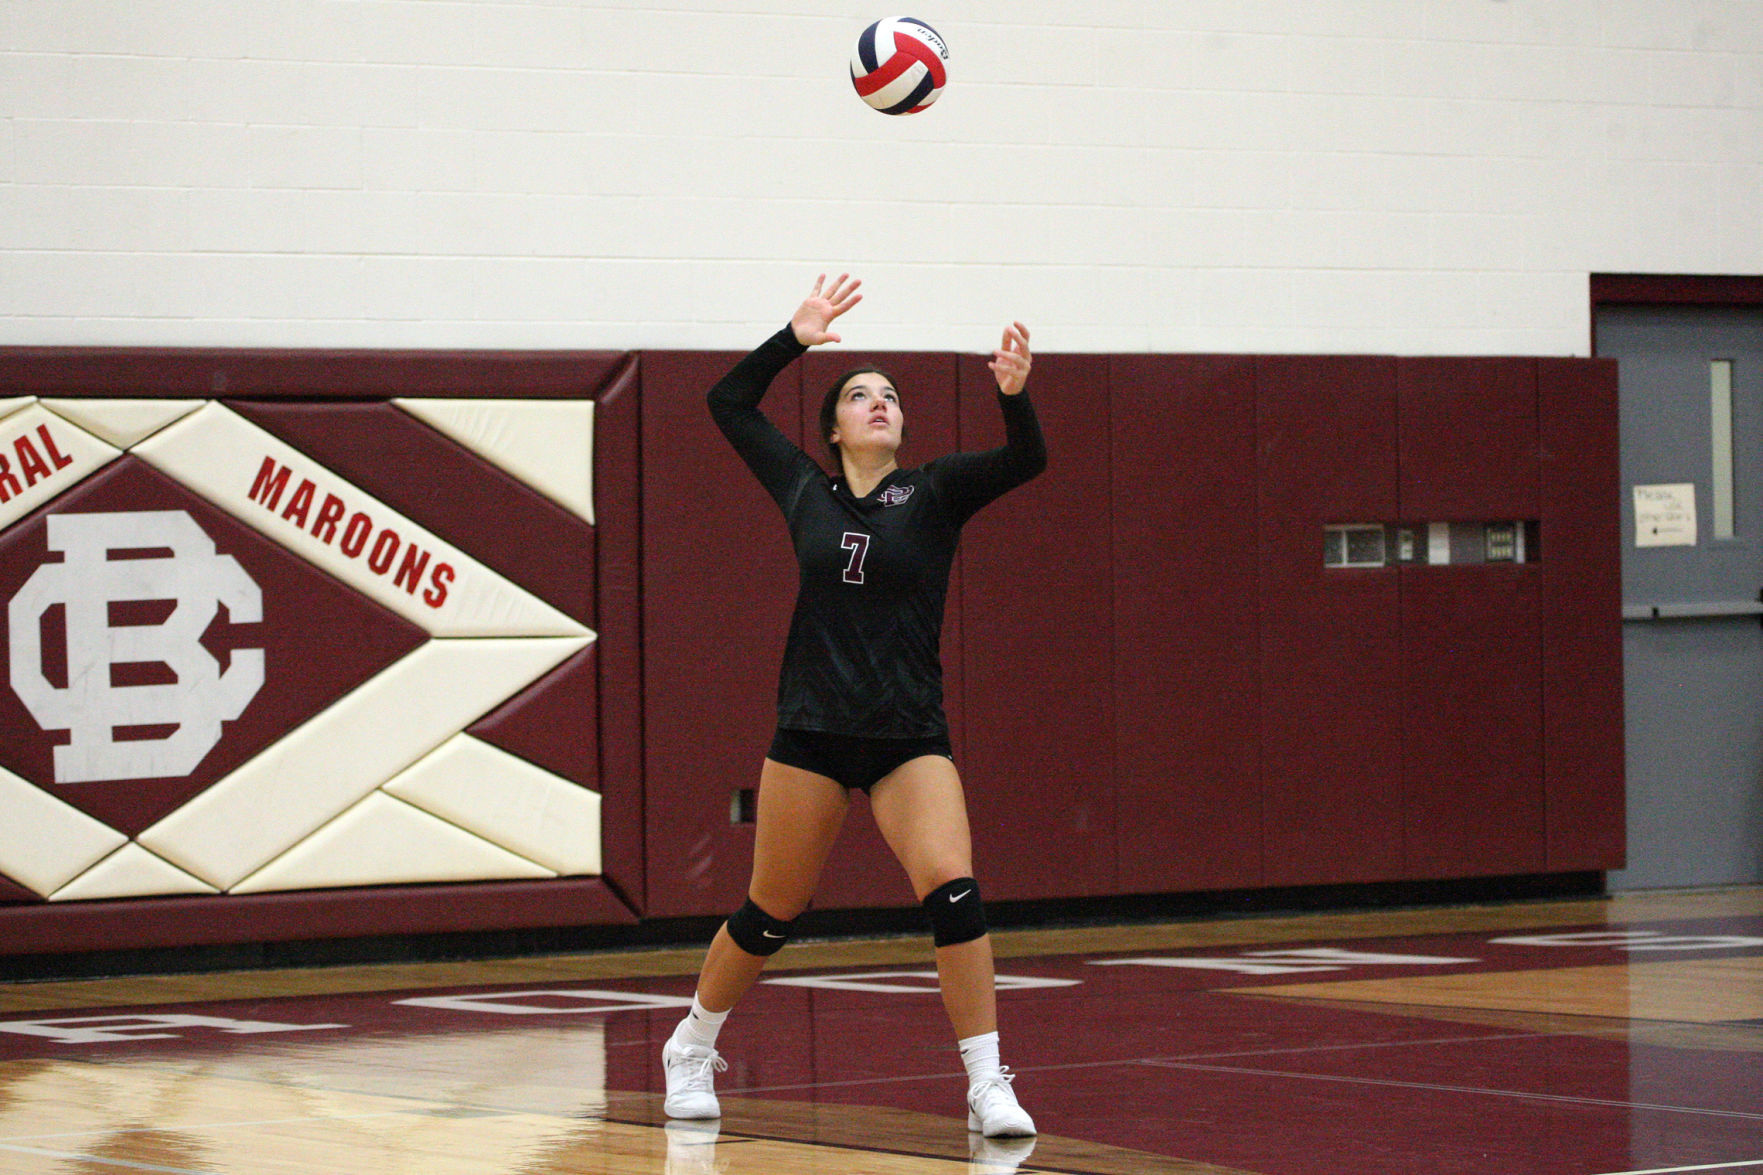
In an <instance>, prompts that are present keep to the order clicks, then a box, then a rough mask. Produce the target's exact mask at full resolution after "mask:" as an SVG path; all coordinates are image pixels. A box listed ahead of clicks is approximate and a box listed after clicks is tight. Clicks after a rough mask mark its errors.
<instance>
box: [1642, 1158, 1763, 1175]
mask: <svg viewBox="0 0 1763 1175" xmlns="http://www.w3.org/2000/svg"><path fill="white" fill-rule="evenodd" d="M1734 1167H1763V1159H1746V1160H1745V1161H1744V1162H1742V1163H1702V1164H1700V1165H1698V1166H1694V1167H1650V1168H1648V1169H1647V1170H1645V1171H1612V1172H1610V1175H1678V1173H1679V1172H1683V1171H1730V1170H1732V1169H1733V1168H1734Z"/></svg>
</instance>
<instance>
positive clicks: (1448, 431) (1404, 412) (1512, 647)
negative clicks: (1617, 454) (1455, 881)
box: [1396, 358, 1543, 878]
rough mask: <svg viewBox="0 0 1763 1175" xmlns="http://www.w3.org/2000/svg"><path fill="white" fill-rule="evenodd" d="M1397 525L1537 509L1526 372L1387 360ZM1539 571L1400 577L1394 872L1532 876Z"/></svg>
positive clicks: (1536, 826) (1537, 866) (1537, 792)
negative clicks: (1396, 441) (1399, 772)
mask: <svg viewBox="0 0 1763 1175" xmlns="http://www.w3.org/2000/svg"><path fill="white" fill-rule="evenodd" d="M1396 379H1397V415H1398V420H1399V425H1398V427H1399V430H1400V446H1401V479H1402V487H1401V511H1402V520H1403V521H1405V522H1409V523H1414V524H1424V523H1427V522H1441V521H1447V520H1462V521H1494V520H1499V519H1521V520H1528V519H1534V518H1536V517H1537V515H1538V512H1539V507H1540V504H1541V492H1540V485H1541V464H1540V441H1539V431H1538V421H1537V387H1536V361H1535V360H1532V359H1445V358H1413V359H1401V360H1398V361H1397V365H1396ZM1539 579H1540V569H1539V568H1538V567H1537V566H1536V565H1535V564H1531V563H1526V564H1522V565H1501V564H1481V565H1467V566H1448V567H1431V566H1411V567H1406V568H1403V570H1402V642H1403V663H1404V666H1405V675H1404V713H1405V718H1404V723H1403V728H1402V745H1403V754H1402V761H1403V792H1404V794H1405V797H1406V801H1407V823H1406V836H1405V844H1406V860H1405V872H1406V873H1407V875H1408V876H1411V877H1429V878H1430V877H1454V876H1469V875H1475V874H1497V873H1520V872H1532V871H1540V870H1541V869H1542V868H1543V787H1542V645H1541V641H1542V633H1541V617H1540V600H1539V596H1540V593H1539V588H1538V582H1539Z"/></svg>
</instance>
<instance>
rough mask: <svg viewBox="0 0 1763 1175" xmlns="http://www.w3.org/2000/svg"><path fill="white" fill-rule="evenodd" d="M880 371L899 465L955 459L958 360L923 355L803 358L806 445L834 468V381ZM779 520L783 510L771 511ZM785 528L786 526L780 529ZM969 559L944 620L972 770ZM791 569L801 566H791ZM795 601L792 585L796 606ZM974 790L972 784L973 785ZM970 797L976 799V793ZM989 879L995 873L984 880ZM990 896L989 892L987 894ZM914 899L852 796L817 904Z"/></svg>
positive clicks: (953, 585) (956, 708)
mask: <svg viewBox="0 0 1763 1175" xmlns="http://www.w3.org/2000/svg"><path fill="white" fill-rule="evenodd" d="M871 364H873V365H875V366H876V367H880V368H882V369H883V370H884V371H886V372H887V374H888V375H889V376H890V377H892V379H893V380H894V381H895V384H894V386H895V390H896V391H898V392H899V393H900V412H901V415H902V417H903V418H904V420H905V422H906V437H905V442H904V443H903V444H902V445H901V447H900V452H899V454H898V460H899V462H900V464H901V465H902V466H903V467H908V468H909V467H911V466H915V465H922V464H924V462H926V461H928V460H930V459H931V458H933V457H940V456H942V455H943V454H944V453H952V452H954V451H955V450H956V449H957V448H959V447H961V446H960V444H959V438H960V428H959V416H960V411H959V400H958V395H957V387H956V379H957V376H956V363H955V358H954V356H952V355H924V354H916V353H911V352H897V351H894V352H874V351H843V350H831V351H828V350H815V351H810V352H809V353H808V354H806V355H804V356H803V357H802V361H801V364H800V366H801V369H802V408H801V421H802V433H801V435H802V442H803V447H804V448H805V449H806V450H807V451H808V453H809V454H810V455H812V456H813V457H814V458H815V459H817V460H819V461H820V462H821V463H822V465H824V466H825V467H826V468H828V469H831V468H832V460H831V455H830V454H828V453H827V451H826V446H825V445H823V444H820V443H818V442H819V440H820V435H819V434H820V403H821V401H822V400H823V399H824V398H825V396H826V390H827V388H828V387H830V386H831V385H832V383H833V381H834V380H836V379H838V378H839V377H840V376H842V375H844V374H845V373H846V372H848V371H850V370H851V369H853V368H856V367H864V366H869V365H871ZM772 514H773V515H774V516H776V515H777V511H776V509H775V508H774V509H773V510H772ZM779 525H780V526H781V522H780V523H779ZM964 562H965V556H958V557H957V558H956V562H955V571H954V573H953V574H952V575H951V576H950V577H949V600H948V606H947V609H946V610H945V613H944V620H943V703H944V710H945V712H946V713H947V714H948V716H949V726H950V736H951V739H952V741H953V743H954V748H955V755H956V760H955V761H956V762H957V763H958V764H960V765H961V766H962V769H963V771H964V772H966V771H967V768H968V764H969V763H970V760H971V752H970V750H969V746H968V743H967V740H966V739H965V738H964V735H965V727H964V724H963V711H962V694H963V690H962V686H963V680H962V658H961V650H962V615H961V598H962V595H961V592H962V584H963V581H964V576H963V573H962V570H961V568H962V564H963V563H964ZM791 566H792V567H793V566H794V563H793V562H792V564H791ZM794 599H795V590H794V586H793V580H792V587H791V592H790V600H791V601H792V602H793V601H794ZM782 652H783V649H782V646H781V645H780V646H779V648H778V651H777V653H776V654H774V655H773V659H772V662H771V664H770V665H769V666H768V667H767V669H768V671H769V672H770V674H771V680H772V681H773V682H774V683H775V681H776V674H777V661H778V658H779V657H781V655H782ZM969 786H970V787H971V781H969ZM970 795H971V793H970ZM981 877H982V879H986V878H988V877H989V874H982V875H981ZM988 892H990V891H989V890H988ZM912 900H913V894H912V887H911V885H910V884H909V883H908V882H907V879H906V874H905V871H904V870H902V869H901V867H900V864H899V862H898V861H896V860H895V859H894V854H893V852H892V851H891V850H890V849H889V848H888V846H887V844H886V843H885V842H884V841H883V840H882V838H881V834H880V833H879V832H877V831H876V828H875V821H874V820H873V819H872V818H871V816H870V812H869V804H868V802H867V800H865V799H864V798H862V797H861V796H860V795H859V796H853V800H852V804H851V811H850V813H849V814H848V815H847V817H846V819H845V828H844V831H843V832H841V833H840V834H839V839H838V842H837V844H835V845H834V847H833V852H832V856H831V858H830V859H829V860H828V862H827V867H826V872H825V874H824V876H823V877H822V880H821V884H820V889H819V891H818V892H817V893H816V894H815V898H814V904H815V905H817V906H821V907H824V908H827V909H834V908H841V907H849V908H861V907H868V906H896V905H900V904H902V903H909V902H911V901H912Z"/></svg>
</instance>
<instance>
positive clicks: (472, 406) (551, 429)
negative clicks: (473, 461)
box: [392, 400, 594, 523]
mask: <svg viewBox="0 0 1763 1175" xmlns="http://www.w3.org/2000/svg"><path fill="white" fill-rule="evenodd" d="M392 403H394V404H396V405H397V406H398V407H400V408H402V409H404V411H406V412H408V413H410V414H411V415H412V416H414V417H416V418H417V419H418V420H421V421H422V422H423V423H425V424H427V425H429V426H430V427H432V428H434V429H435V430H437V431H438V432H440V433H442V434H444V435H446V436H448V437H451V438H452V439H453V440H455V441H458V442H459V443H460V444H461V445H464V446H465V447H466V448H468V449H470V450H471V451H472V452H474V453H476V454H477V455H478V456H480V457H482V458H483V459H484V460H486V461H488V462H489V463H490V464H492V465H494V466H496V468H498V469H500V470H502V471H503V472H505V473H507V474H509V475H511V476H513V477H516V478H519V479H520V480H521V481H523V482H525V483H526V484H527V485H529V486H531V487H532V488H533V489H534V490H537V491H538V492H539V493H541V494H543V495H545V497H547V498H550V499H551V500H552V501H553V502H556V503H557V504H558V505H559V506H562V507H563V508H564V509H565V510H568V511H570V512H571V513H573V514H575V515H576V516H577V517H579V518H584V519H586V520H587V521H588V522H590V523H591V522H593V521H594V402H593V401H592V400H393V401H392Z"/></svg>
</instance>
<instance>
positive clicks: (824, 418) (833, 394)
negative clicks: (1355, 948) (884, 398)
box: [820, 367, 904, 472]
mask: <svg viewBox="0 0 1763 1175" xmlns="http://www.w3.org/2000/svg"><path fill="white" fill-rule="evenodd" d="M860 375H879V376H881V377H882V378H883V379H885V380H887V381H888V385H889V386H890V387H892V388H893V389H894V394H895V395H899V392H900V387H899V385H898V384H896V383H894V377H893V376H891V375H889V374H888V373H887V372H885V371H883V370H882V369H881V368H879V367H853V368H852V369H851V370H850V371H847V372H846V373H845V374H844V375H841V376H839V378H838V379H835V380H833V386H832V387H830V388H828V389H827V390H826V395H825V396H823V397H822V398H821V401H820V443H821V444H823V445H825V446H826V451H827V452H828V453H830V454H832V459H833V470H834V472H837V471H838V470H839V469H840V468H841V467H842V466H841V463H840V461H839V447H838V446H837V445H835V444H833V443H832V441H831V440H829V439H828V438H829V437H831V436H832V435H833V429H835V428H837V427H838V423H839V393H840V392H842V391H844V390H845V385H846V384H848V383H850V382H851V381H852V380H853V379H855V378H856V377H857V376H860ZM902 439H904V438H902Z"/></svg>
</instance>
